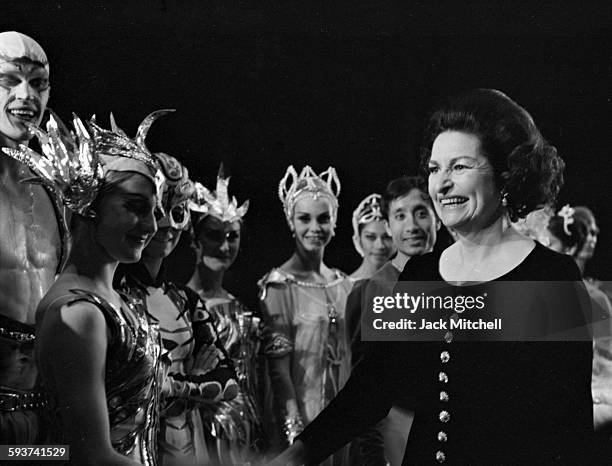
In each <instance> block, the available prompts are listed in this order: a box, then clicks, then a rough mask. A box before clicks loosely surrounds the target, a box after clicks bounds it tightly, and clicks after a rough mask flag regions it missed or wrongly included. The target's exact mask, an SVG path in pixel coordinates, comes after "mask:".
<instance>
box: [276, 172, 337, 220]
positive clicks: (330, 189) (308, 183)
mask: <svg viewBox="0 0 612 466" xmlns="http://www.w3.org/2000/svg"><path fill="white" fill-rule="evenodd" d="M306 194H308V195H310V196H312V197H314V198H315V199H317V198H318V197H319V196H322V197H325V198H327V199H328V200H329V201H330V204H331V207H332V226H334V227H335V226H336V219H337V217H338V196H339V195H340V180H339V179H338V174H337V173H336V169H335V168H334V167H329V168H328V169H327V170H325V171H324V172H321V173H320V174H318V175H317V174H316V173H315V172H314V170H313V169H312V168H310V166H308V165H306V166H305V167H304V168H303V169H302V171H301V172H300V174H299V175H298V174H297V172H296V171H295V168H293V165H290V166H289V167H288V168H287V171H286V172H285V176H283V178H282V180H281V181H280V183H279V184H278V197H279V199H280V200H281V202H282V203H283V210H284V212H285V217H286V219H287V223H288V224H289V228H291V230H293V223H292V221H291V220H292V216H293V208H294V207H295V203H296V202H297V201H298V199H299V198H300V197H302V196H303V195H306Z"/></svg>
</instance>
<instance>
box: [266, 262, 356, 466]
mask: <svg viewBox="0 0 612 466" xmlns="http://www.w3.org/2000/svg"><path fill="white" fill-rule="evenodd" d="M335 272H336V277H337V278H336V279H335V280H334V281H333V282H330V283H329V284H327V285H326V286H324V287H313V286H307V285H308V284H304V283H303V282H300V281H298V280H296V279H295V277H293V276H292V275H290V274H286V273H284V272H282V271H280V270H279V269H274V270H272V271H271V272H270V273H269V274H268V275H267V276H266V277H264V278H263V279H262V281H261V282H260V286H261V288H262V291H261V295H262V296H263V299H262V314H263V317H264V320H265V324H266V333H267V334H268V335H270V334H280V335H283V336H285V337H286V338H287V339H288V340H289V341H290V342H291V343H292V346H293V350H292V351H291V352H290V353H289V355H290V358H291V362H290V370H291V380H292V383H293V386H294V388H295V393H296V398H297V400H296V401H297V405H298V409H299V413H300V415H301V417H302V419H303V421H304V424H306V425H307V424H308V423H309V422H310V421H312V420H313V419H314V418H315V417H316V416H317V414H319V413H320V412H321V410H323V408H325V406H327V404H328V403H329V402H330V400H332V399H333V398H334V397H335V396H336V395H337V393H338V391H339V390H340V389H341V388H342V386H343V385H344V383H345V382H346V380H347V379H348V375H349V373H350V354H349V348H348V345H347V341H346V335H345V320H344V317H345V314H344V312H345V307H346V298H347V296H348V293H349V291H350V289H351V287H352V285H353V283H352V281H351V280H350V279H349V278H348V277H347V276H346V275H344V274H343V273H342V272H340V271H335ZM330 312H334V313H336V314H337V315H336V318H335V319H336V324H334V325H335V328H334V325H332V323H331V320H330ZM274 379H275V377H274V374H271V380H272V389H273V390H272V392H273V394H272V396H273V398H274V400H273V403H270V402H269V403H268V406H271V405H272V404H273V405H274V409H273V411H274V412H275V414H274V415H273V416H270V415H268V416H267V418H268V419H270V418H272V417H273V418H274V419H275V420H276V422H277V425H276V426H270V430H271V431H272V433H273V434H274V435H275V436H276V443H277V444H279V443H280V444H282V443H283V442H284V439H283V438H282V435H281V431H282V427H281V426H282V423H283V417H282V416H281V414H280V411H279V409H278V407H279V406H283V405H284V402H285V400H286V399H287V397H288V395H287V394H286V393H282V392H280V391H279V390H280V388H279V387H278V385H275V383H274ZM273 443H275V442H274V441H273ZM330 464H334V465H344V464H348V463H347V459H346V452H341V453H339V454H338V455H337V456H336V458H335V459H334V461H333V463H330Z"/></svg>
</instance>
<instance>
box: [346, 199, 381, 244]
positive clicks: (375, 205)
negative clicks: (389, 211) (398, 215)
mask: <svg viewBox="0 0 612 466" xmlns="http://www.w3.org/2000/svg"><path fill="white" fill-rule="evenodd" d="M381 202H382V196H381V195H380V194H376V193H374V194H370V195H369V196H367V197H366V198H365V199H364V200H363V201H361V202H360V203H359V205H358V206H357V208H356V209H355V210H354V211H353V244H354V245H355V249H356V250H357V252H358V253H359V255H361V256H363V248H362V247H361V242H360V241H359V225H364V224H366V223H371V222H380V221H383V220H385V216H384V215H383V213H382V203H381Z"/></svg>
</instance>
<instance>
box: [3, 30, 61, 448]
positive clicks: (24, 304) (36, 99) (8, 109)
mask: <svg viewBox="0 0 612 466" xmlns="http://www.w3.org/2000/svg"><path fill="white" fill-rule="evenodd" d="M48 100H49V63H48V61H47V56H46V55H45V52H44V51H43V49H42V48H41V47H40V45H38V43H36V41H34V40H33V39H32V38H30V37H28V36H26V35H24V34H21V33H18V32H14V31H10V32H2V33H0V147H15V148H16V147H18V146H19V144H25V145H27V144H28V142H29V139H30V138H31V134H30V132H29V131H28V127H27V125H26V122H28V123H32V124H35V125H39V124H40V122H41V120H42V118H43V113H44V111H45V109H46V106H47V101H48ZM32 176H33V175H32V173H31V172H30V170H29V168H28V167H27V166H26V165H23V164H21V163H19V162H17V161H16V160H13V159H12V158H10V157H9V156H7V155H5V154H4V153H2V152H0V443H3V444H20V445H23V444H31V443H34V442H36V441H37V440H38V438H39V437H38V436H39V425H38V416H37V411H38V410H39V409H40V408H42V407H43V405H44V400H42V397H40V396H39V395H38V393H36V392H34V391H33V388H34V385H35V382H36V364H35V362H34V360H33V351H32V350H33V343H34V313H35V311H36V306H37V305H38V302H39V301H40V299H41V298H42V297H43V296H44V294H45V293H46V292H47V290H48V289H49V287H50V286H51V284H52V283H53V281H54V278H55V274H56V272H57V270H58V268H59V264H60V261H61V257H62V253H63V249H64V248H65V245H64V244H63V240H64V239H66V238H67V237H66V236H65V235H64V232H65V231H66V230H65V229H64V227H65V223H64V219H63V216H62V215H61V209H60V208H59V206H57V205H56V204H55V202H54V201H53V200H52V198H51V197H50V195H49V193H47V192H46V191H45V189H44V188H43V187H41V186H40V185H36V184H30V183H23V182H22V180H24V179H27V178H31V177H32Z"/></svg>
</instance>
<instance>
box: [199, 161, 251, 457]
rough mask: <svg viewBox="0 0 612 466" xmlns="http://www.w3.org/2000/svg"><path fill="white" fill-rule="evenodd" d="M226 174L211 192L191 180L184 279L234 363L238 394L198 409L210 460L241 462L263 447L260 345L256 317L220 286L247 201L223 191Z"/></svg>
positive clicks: (235, 250) (237, 242) (234, 252)
mask: <svg viewBox="0 0 612 466" xmlns="http://www.w3.org/2000/svg"><path fill="white" fill-rule="evenodd" d="M228 184H229V178H225V177H224V176H223V169H220V172H219V175H218V177H217V186H216V191H214V192H213V191H209V190H208V189H206V188H205V187H204V186H203V185H201V184H200V183H196V196H195V200H194V202H193V203H192V204H191V208H192V215H193V219H194V220H193V223H194V242H195V247H196V251H197V257H198V259H197V266H196V270H195V272H194V274H193V276H192V277H191V280H190V281H189V283H188V286H190V287H191V288H193V289H194V290H195V291H196V292H197V293H198V294H199V296H200V298H201V299H202V300H203V301H204V303H205V306H206V309H207V311H208V312H210V314H211V316H212V319H213V321H214V324H215V327H216V330H217V332H218V335H219V338H220V341H221V344H222V345H223V346H224V347H225V350H226V351H227V353H228V354H229V356H230V357H231V359H232V361H233V362H234V366H235V368H236V373H237V376H238V383H239V386H240V391H239V394H238V396H237V397H236V398H234V399H233V400H230V401H221V402H219V403H217V404H215V405H207V406H204V407H203V408H202V417H203V420H204V427H205V431H206V435H207V443H208V448H209V453H210V455H211V458H212V463H211V464H215V465H226V464H244V463H249V462H256V461H258V459H259V457H260V454H261V453H262V448H263V438H262V434H261V411H260V409H259V403H258V394H259V390H260V387H259V384H258V380H257V363H258V354H259V347H260V333H259V318H258V317H256V316H254V315H253V313H252V312H251V311H250V310H249V309H247V308H246V306H245V305H244V304H243V303H242V302H241V301H240V300H239V299H238V298H237V297H235V296H234V295H232V294H231V293H229V292H228V291H227V290H226V289H225V288H223V277H224V275H225V272H226V271H227V270H228V269H229V268H230V267H231V265H232V264H233V263H234V261H235V260H236V256H237V255H238V250H239V248H240V237H241V232H242V219H243V217H244V215H245V214H246V212H247V209H248V206H249V203H248V202H249V201H246V202H245V203H244V204H242V205H241V206H240V207H239V206H238V203H237V201H236V199H235V198H233V197H232V198H230V196H229V194H228Z"/></svg>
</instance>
